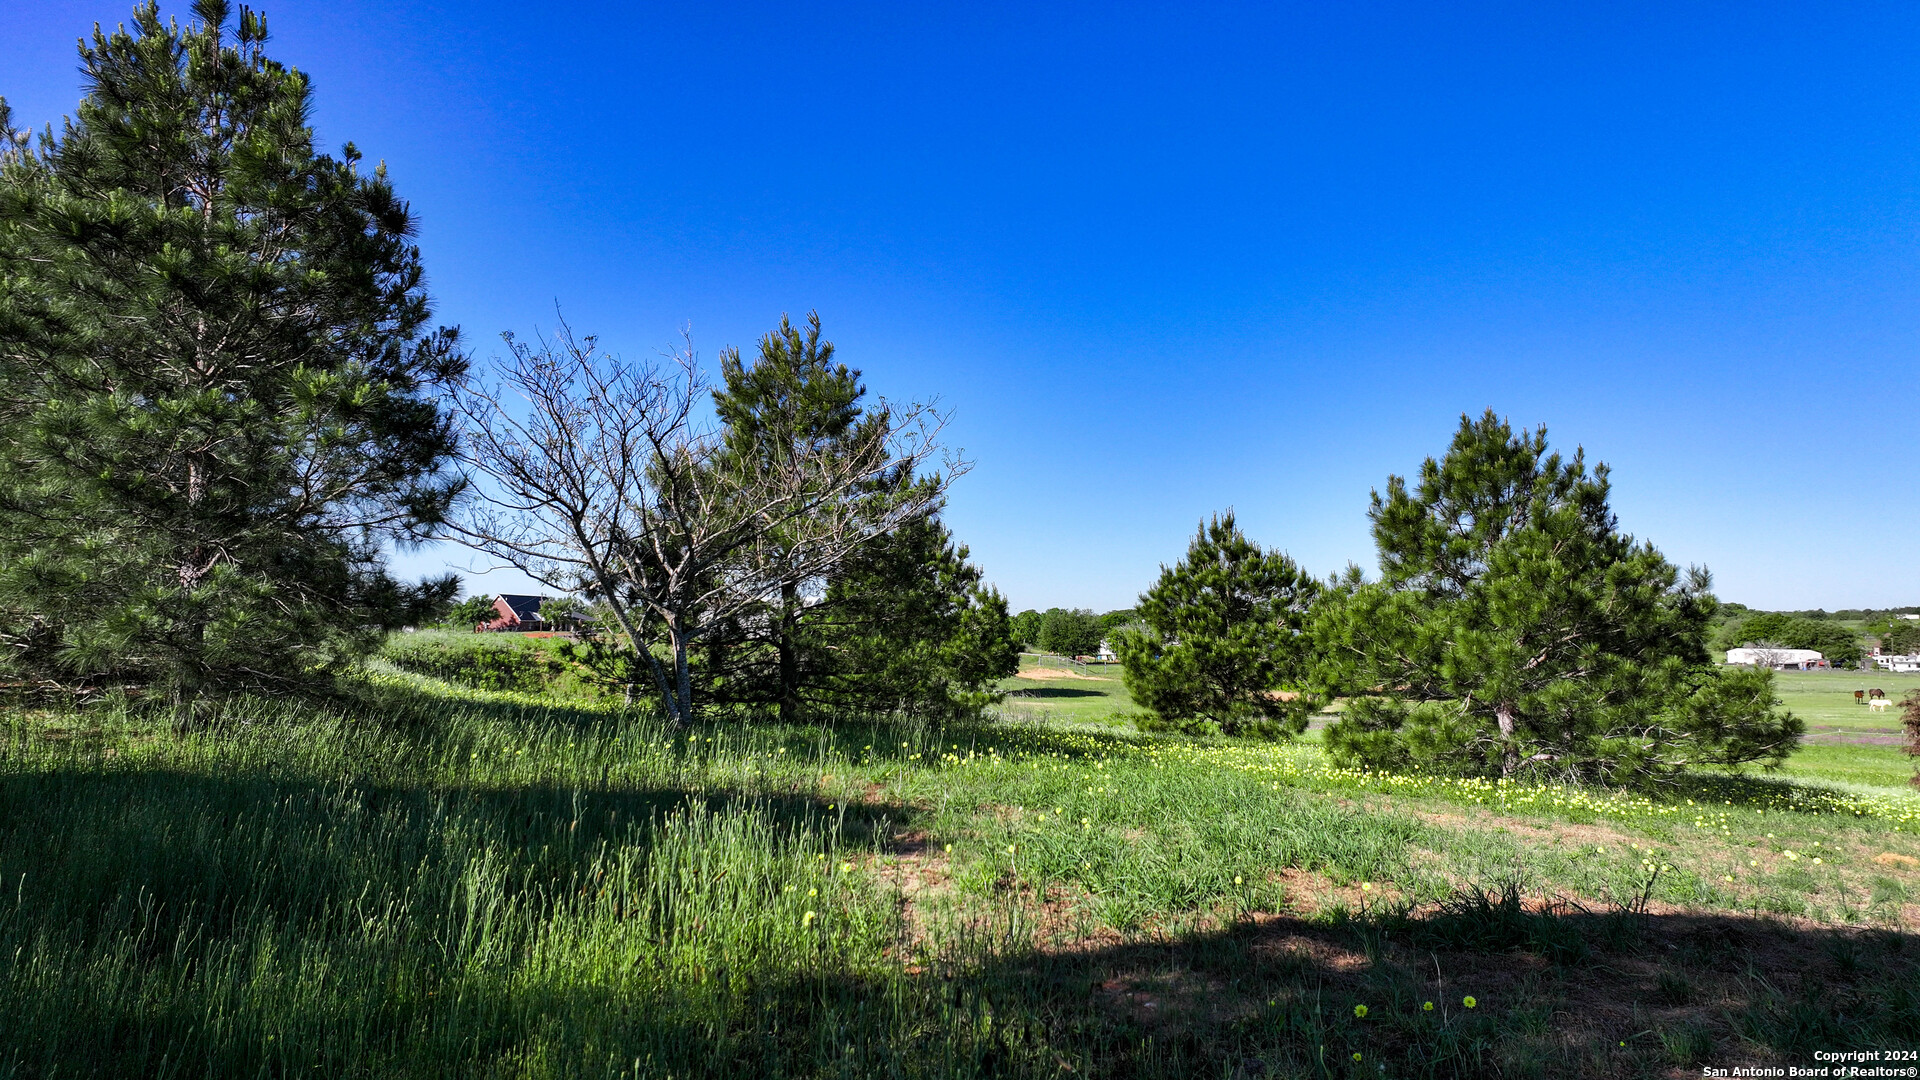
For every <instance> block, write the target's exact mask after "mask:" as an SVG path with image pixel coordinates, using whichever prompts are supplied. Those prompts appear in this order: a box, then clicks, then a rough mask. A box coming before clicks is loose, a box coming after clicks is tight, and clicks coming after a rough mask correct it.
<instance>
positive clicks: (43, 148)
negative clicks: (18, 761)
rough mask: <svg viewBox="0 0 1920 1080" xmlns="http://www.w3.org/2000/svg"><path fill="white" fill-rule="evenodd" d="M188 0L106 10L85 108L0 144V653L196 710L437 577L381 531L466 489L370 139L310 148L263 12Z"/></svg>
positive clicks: (301, 91)
mask: <svg viewBox="0 0 1920 1080" xmlns="http://www.w3.org/2000/svg"><path fill="white" fill-rule="evenodd" d="M193 11H194V15H195V16H196V19H197V22H195V23H194V24H192V25H189V26H186V27H181V26H179V25H178V24H176V23H171V22H163V21H162V20H161V18H160V14H159V11H158V9H157V7H156V5H154V4H152V3H147V4H143V5H141V6H139V7H138V8H136V9H135V11H134V17H133V28H132V30H131V31H129V30H126V29H124V28H123V29H120V30H118V31H116V32H114V33H112V34H110V35H109V34H104V33H102V32H101V31H99V30H98V29H96V30H95V32H94V35H93V38H92V40H91V42H90V43H87V44H83V45H82V47H81V50H80V59H81V65H82V69H83V71H84V74H85V79H86V95H85V98H84V99H83V100H82V101H81V103H80V107H79V110H78V113H77V116H76V117H75V118H73V119H70V120H68V121H67V122H66V123H65V124H64V126H63V128H62V130H61V131H60V132H59V133H58V134H57V135H56V134H54V133H53V132H52V131H51V130H50V131H49V132H48V133H47V135H46V136H45V137H44V138H43V139H41V140H40V142H39V145H38V146H37V147H36V148H32V149H29V148H27V147H25V146H17V147H16V148H15V149H13V150H11V151H10V152H8V153H7V154H6V157H5V160H4V163H0V635H3V636H4V642H5V644H6V645H7V646H9V647H8V648H7V649H6V653H7V656H8V660H7V661H6V662H8V663H11V664H13V665H15V666H16V667H21V668H25V669H27V670H28V672H29V673H30V674H32V675H33V676H35V677H38V678H43V679H48V680H54V681H71V680H76V679H86V678H89V677H100V676H112V677H119V678H126V679H130V680H137V681H143V682H148V683H151V684H154V685H156V686H157V687H159V688H161V689H163V690H164V691H165V694H166V696H167V697H169V698H170V699H171V700H172V701H173V702H174V703H175V705H176V707H177V708H178V709H179V710H181V712H182V713H183V714H190V713H191V711H192V707H193V703H194V702H195V700H196V699H197V698H199V696H200V695H201V694H203V693H204V692H207V691H212V690H222V689H227V688H234V687H253V688H260V689H269V690H271V689H286V688H290V687H295V686H299V685H302V684H303V683H305V682H307V681H309V680H311V679H313V678H315V677H321V676H324V675H325V674H326V673H327V672H329V671H331V670H334V669H336V668H337V667H338V666H339V665H340V664H342V663H343V662H345V661H347V660H349V659H350V658H351V657H353V656H354V655H355V654H356V653H358V652H359V651H360V650H361V649H363V648H365V647H366V646H367V645H368V643H369V642H370V641H371V639H372V638H373V636H374V635H375V634H377V632H378V630H379V629H380V628H381V627H383V626H388V625H392V624H394V623H396V622H398V621H400V620H402V619H405V618H407V617H408V616H409V615H410V614H412V613H413V612H415V611H417V610H421V609H423V608H426V607H431V606H433V604H434V603H435V602H444V601H445V600H448V599H451V597H452V596H453V595H454V591H453V590H454V582H453V581H452V580H450V579H449V580H442V581H437V582H428V583H424V584H422V585H418V586H407V585H403V584H401V583H399V582H397V581H396V580H394V579H393V578H392V577H391V576H390V575H389V574H388V572H387V570H386V567H385V563H384V559H383V555H382V546H383V543H384V542H385V541H387V540H390V539H395V538H398V539H402V540H405V539H411V538H417V537H419V536H421V535H422V534H423V533H424V532H425V531H426V530H429V529H431V528H432V527H433V525H434V524H435V523H436V522H437V521H438V520H440V519H441V517H442V515H443V513H444V511H445V510H446V508H447V506H448V504H449V502H450V500H451V499H452V498H453V497H454V496H455V495H456V494H457V491H458V483H457V481H456V480H455V479H454V477H453V476H452V475H451V474H450V472H449V471H448V470H447V469H446V466H447V464H448V462H449V459H450V455H451V454H452V452H453V450H454V449H455V439H454V434H453V429H452V428H451V426H450V424H449V423H448V420H447V418H446V417H445V416H444V415H443V414H442V412H441V410H440V407H439V405H438V402H437V398H438V396H439V394H440V392H441V388H442V386H443V385H444V384H446V383H447V382H448V381H449V380H450V379H452V378H454V377H455V376H457V375H458V374H459V373H460V372H461V371H462V369H463V367H464V363H465V361H464V358H463V356H462V355H461V353H460V351H459V350H458V348H457V345H456V338H455V332H454V331H452V330H447V329H439V330H434V329H432V328H431V327H430V308H429V303H428V298H427V292H426V288H425V285H424V278H423V276H422V270H421V263H420V255H419V251H418V249H417V247H416V246H415V244H414V242H413V240H412V235H413V232H414V225H413V221H412V218H411V216H410V214H409V212H408V208H407V205H406V203H404V202H403V201H401V200H400V199H399V198H398V197H397V196H396V195H395V194H394V190H393V187H392V185H391V184H390V183H389V182H388V181H387V178H386V170H385V167H384V165H383V166H381V167H379V168H375V169H372V170H364V169H362V168H361V167H360V155H359V153H358V152H357V151H356V150H355V149H354V148H353V147H352V145H351V144H348V145H347V147H346V148H345V150H344V151H343V152H342V153H341V155H340V156H338V157H333V156H330V155H327V154H323V153H320V152H318V151H317V150H316V149H315V146H314V136H313V131H312V129H311V128H310V127H308V125H307V118H308V116H309V114H310V111H311V94H312V91H311V87H310V85H309V83H308V80H307V78H306V76H304V75H302V74H301V73H300V72H298V71H296V70H293V69H290V68H287V67H285V66H283V65H281V64H280V63H278V62H276V61H274V60H272V59H270V58H269V57H268V56H267V55H266V53H265V48H264V46H265V42H266V36H267V35H266V24H265V22H264V20H263V19H262V17H261V16H260V15H259V14H257V13H255V12H252V11H249V10H247V9H245V8H242V9H240V12H239V17H238V19H237V21H233V22H232V23H231V24H230V20H229V16H230V14H231V13H230V11H229V9H228V6H227V4H226V3H225V2H224V0H197V2H196V3H195V4H194V7H193ZM0 126H6V125H5V124H0Z"/></svg>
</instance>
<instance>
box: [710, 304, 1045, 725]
mask: <svg viewBox="0 0 1920 1080" xmlns="http://www.w3.org/2000/svg"><path fill="white" fill-rule="evenodd" d="M833 353H834V350H833V343H832V342H830V341H827V340H824V339H823V338H822V337H821V332H820V319H819V316H818V315H817V314H809V315H808V317H807V324H806V327H805V328H804V329H802V328H800V327H796V326H794V325H793V324H792V322H791V321H790V320H788V319H786V318H785V317H782V319H781V320H780V326H779V328H778V329H776V330H774V331H773V332H772V333H770V334H767V335H766V336H765V337H763V338H762V339H761V340H760V344H759V349H758V352H757V354H756V355H755V357H754V358H753V360H752V361H751V362H750V363H749V362H747V361H744V360H743V359H742V358H741V356H740V354H739V353H738V352H734V351H729V352H727V353H725V354H723V355H722V357H721V375H722V377H723V379H724V386H723V387H722V388H721V389H719V390H716V391H715V393H714V405H715V412H716V414H717V415H718V416H719V418H720V420H721V422H722V423H723V424H724V425H725V428H724V431H725V436H724V446H725V449H724V451H723V453H722V454H721V455H720V457H719V461H718V463H717V467H719V468H725V469H736V470H744V471H752V470H756V469H778V468H780V467H782V465H783V464H785V463H788V462H795V461H802V460H805V459H806V458H807V457H808V456H809V455H819V454H824V455H828V456H832V455H835V454H840V453H851V452H853V451H854V448H855V447H857V446H858V445H859V444H860V443H862V442H863V441H868V440H872V439H876V438H881V437H883V436H884V434H885V431H884V427H883V425H882V422H881V420H880V419H879V418H878V417H875V416H873V415H870V414H866V413H864V412H863V410H862V408H861V406H860V400H861V398H862V397H863V396H864V395H865V393H866V388H865V387H864V386H862V385H861V383H860V372H859V371H857V370H853V369H849V368H848V367H847V366H846V365H844V364H840V363H836V362H835V361H834V359H833ZM927 483H928V481H927V480H926V479H925V478H916V477H914V476H912V475H911V474H909V473H905V472H901V471H897V470H896V471H894V472H892V473H889V474H887V475H885V476H883V477H879V478H876V479H875V480H874V482H872V483H871V484H868V485H865V486H864V487H863V488H862V489H861V490H859V491H856V492H851V493H849V495H848V498H850V499H852V500H853V501H854V502H856V503H858V504H864V505H861V506H856V507H855V508H854V512H856V513H864V512H876V511H878V510H879V509H880V508H882V507H885V506H888V505H890V504H892V503H893V502H894V501H896V500H900V499H904V498H907V497H909V496H912V495H914V494H916V493H917V492H919V491H923V490H925V488H926V485H927ZM795 542H796V541H795V540H794V539H793V538H792V537H789V536H787V535H784V534H783V533H782V532H781V531H780V530H773V531H771V532H769V534H768V535H767V536H766V537H765V538H764V540H763V542H762V544H761V555H760V557H763V558H773V559H776V560H777V559H780V558H783V557H786V555H785V549H786V548H787V547H788V546H790V545H792V544H794V543H795ZM1017 666H1018V650H1017V648H1016V647H1015V645H1014V643H1013V641H1012V639H1011V637H1010V631H1009V627H1008V619H1007V614H1006V601H1005V600H1004V599H1002V598H1001V597H1000V595H999V594H998V593H997V592H995V591H993V590H992V589H989V588H983V587H982V586H981V585H980V569H979V568H978V567H976V566H974V565H973V564H972V563H970V562H968V561H967V549H966V548H965V547H964V546H960V545H956V544H955V543H954V541H953V537H952V534H951V533H950V532H949V531H948V530H947V528H946V526H945V525H944V524H942V523H941V522H940V519H939V510H938V506H937V505H934V506H930V507H929V508H928V510H927V512H926V513H924V514H923V515H920V516H918V517H915V518H913V519H912V520H909V521H907V522H905V523H904V524H902V525H901V526H899V527H898V528H896V529H894V530H893V531H892V532H890V533H887V534H886V535H883V536H878V537H876V538H874V539H873V540H871V541H869V542H867V543H865V544H863V545H861V546H859V547H858V548H857V549H855V550H854V551H852V552H851V553H850V554H849V555H847V557H846V558H844V559H843V560H841V562H840V563H839V564H838V565H836V566H834V567H832V568H831V569H829V570H828V571H827V572H826V573H824V574H822V575H821V577H820V578H819V579H818V580H816V581H811V582H803V581H799V580H795V579H791V578H789V579H788V580H787V581H786V582H785V583H784V584H783V586H782V588H781V591H780V593H779V595H777V596H774V597H769V598H768V599H767V600H766V602H764V603H762V604H759V605H757V606H754V607H751V608H748V609H746V610H744V611H741V612H740V613H738V614H737V615H735V616H734V617H733V618H731V619H729V620H727V624H726V625H725V626H724V627H720V628H717V629H716V630H715V632H713V633H712V634H711V635H709V637H708V638H707V639H706V641H705V643H704V646H703V649H702V655H701V665H700V667H701V676H702V687H703V690H704V693H705V695H706V696H707V697H708V699H709V700H712V701H716V702H720V703H728V704H744V705H749V706H757V707H766V706H771V707H773V709H775V710H776V711H777V713H778V715H779V717H780V718H781V720H783V721H785V722H789V723H791V722H794V721H796V720H798V719H799V718H800V717H801V716H802V714H803V713H805V712H810V711H812V712H819V711H829V712H834V711H838V712H845V711H848V710H857V711H863V712H891V711H897V710H911V711H919V712H929V713H943V714H945V713H953V712H960V711H965V710H967V709H970V708H975V707H977V706H978V705H980V704H982V703H984V702H985V701H986V700H987V699H988V698H989V697H990V696H991V695H990V687H991V686H992V684H993V683H994V682H995V681H997V680H998V679H1000V678H1002V677H1004V676H1005V675H1008V674H1011V673H1012V672H1013V671H1014V670H1015V669H1016V668H1017Z"/></svg>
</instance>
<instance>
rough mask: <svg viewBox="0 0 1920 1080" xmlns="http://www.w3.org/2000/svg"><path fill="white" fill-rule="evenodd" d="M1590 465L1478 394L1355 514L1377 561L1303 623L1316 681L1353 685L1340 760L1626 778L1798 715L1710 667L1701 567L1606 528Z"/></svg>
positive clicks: (1747, 677)
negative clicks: (1450, 432)
mask: <svg viewBox="0 0 1920 1080" xmlns="http://www.w3.org/2000/svg"><path fill="white" fill-rule="evenodd" d="M1608 495H1609V483H1608V478H1607V468H1606V466H1604V465H1601V466H1599V467H1597V468H1595V469H1593V470H1592V471H1589V470H1588V469H1587V467H1586V463H1585V461H1584V459H1583V457H1582V456H1581V455H1580V454H1577V453H1576V454H1575V455H1574V457H1573V459H1572V460H1571V461H1568V460H1565V459H1563V458H1561V457H1560V455H1558V454H1554V453H1549V452H1548V451H1547V443H1546V431H1545V430H1544V429H1541V430H1539V431H1534V432H1527V431H1522V432H1519V433H1518V434H1516V433H1515V432H1514V431H1513V430H1512V428H1510V427H1509V426H1508V425H1507V423H1506V421H1504V420H1502V419H1500V418H1499V417H1498V416H1496V415H1494V413H1492V412H1491V411H1489V412H1488V413H1487V414H1486V415H1485V416H1483V417H1481V418H1480V419H1478V420H1473V419H1470V418H1468V417H1464V416H1463V417H1461V419H1460V429H1459V431H1458V432H1457V433H1456V434H1455V436H1454V439H1453V445H1452V446H1451V447H1450V448H1449V449H1448V451H1447V453H1446V455H1445V456H1444V457H1443V458H1441V459H1439V460H1435V459H1433V458H1428V459H1427V461H1426V463H1425V464H1424V465H1423V466H1422V467H1421V471H1420V478H1419V482H1418V484H1417V485H1415V486H1413V487H1411V488H1410V487H1409V486H1408V484H1407V482H1406V481H1405V480H1404V479H1402V478H1400V477H1398V476H1395V477H1391V478H1390V479H1389V480H1388V482H1387V494H1386V496H1385V497H1384V498H1382V497H1381V496H1380V495H1378V494H1376V495H1375V496H1374V500H1373V508H1372V511H1371V513H1370V516H1371V517H1372V519H1373V535H1374V541H1375V543H1376V544H1377V545H1378V547H1379V553H1380V567H1381V571H1382V579H1381V580H1380V581H1379V582H1376V583H1372V584H1362V583H1359V582H1357V581H1349V582H1348V583H1346V585H1344V586H1342V587H1341V588H1339V589H1337V590H1335V591H1334V592H1333V593H1332V595H1331V596H1330V597H1329V600H1328V602H1327V603H1326V605H1325V607H1324V610H1323V617H1321V618H1320V619H1318V620H1317V622H1316V625H1315V639H1316V645H1317V647H1318V651H1319V655H1320V661H1321V664H1322V665H1323V666H1322V674H1323V676H1324V677H1325V680H1326V689H1328V690H1330V691H1332V692H1338V693H1342V694H1348V695H1352V697H1351V699H1350V700H1349V701H1348V703H1347V707H1346V709H1345V711H1344V712H1343V713H1342V714H1341V718H1340V720H1339V721H1338V722H1337V723H1335V724H1333V725H1332V726H1331V727H1329V728H1328V730H1327V735H1326V739H1327V745H1328V748H1329V749H1330V750H1332V751H1333V752H1334V754H1335V755H1336V756H1337V757H1339V758H1341V759H1343V760H1345V761H1346V762H1348V763H1352V764H1359V765H1365V766H1369V767H1374V768H1404V767H1408V766H1410V765H1419V766H1421V767H1423V768H1428V769H1434V770H1438V771H1445V772H1452V773H1463V774H1469V775H1476V776H1517V775H1522V774H1528V775H1535V776H1544V777H1551V778H1558V779H1568V780H1589V781H1593V780H1597V781H1604V782H1612V781H1630V780H1642V779H1652V778H1659V777H1663V776H1668V775H1670V774H1672V773H1674V772H1677V771H1679V770H1682V769H1685V768H1688V767H1691V766H1697V765H1733V764H1741V763H1745V762H1753V761H1760V762H1766V763H1772V764H1777V763H1779V762H1780V761H1782V760H1784V759H1785V758H1786V756H1787V754H1789V753H1790V752H1792V750H1793V749H1794V747H1795V745H1797V742H1798V739H1799V735H1800V733H1801V731H1802V730H1803V725H1802V724H1801V723H1800V721H1799V720H1797V719H1795V718H1794V717H1793V716H1792V715H1791V714H1789V713H1783V712H1778V711H1776V710H1775V708H1774V706H1775V705H1776V704H1777V701H1776V699H1775V698H1774V695H1773V681H1772V672H1769V671H1754V670H1751V669H1742V670H1732V671H1730V670H1727V669H1716V668H1714V667H1712V666H1711V665H1710V664H1709V663H1708V657H1707V651H1706V635H1707V627H1708V625H1709V623H1710V621H1711V619H1712V617H1713V614H1714V610H1715V608H1716V602H1715V600H1714V598H1713V596H1712V594H1711V593H1710V592H1709V591H1708V586H1709V580H1708V577H1707V574H1706V571H1704V570H1700V569H1695V570H1692V571H1689V572H1688V573H1686V574H1685V575H1682V574H1681V572H1680V571H1679V570H1678V569H1677V568H1676V567H1674V565H1673V564H1672V563H1669V562H1668V561H1667V560H1666V559H1665V558H1664V557H1663V556H1662V555H1661V554H1660V552H1659V551H1657V550H1655V549H1654V547H1653V546H1652V545H1651V544H1647V543H1643V542H1639V541H1636V540H1635V539H1634V538H1633V537H1631V536H1628V535H1626V534H1624V533H1621V532H1620V531H1619V529H1618V527H1617V523H1616V521H1615V519H1614V515H1613V511H1612V509H1611V508H1610V507H1609V505H1608Z"/></svg>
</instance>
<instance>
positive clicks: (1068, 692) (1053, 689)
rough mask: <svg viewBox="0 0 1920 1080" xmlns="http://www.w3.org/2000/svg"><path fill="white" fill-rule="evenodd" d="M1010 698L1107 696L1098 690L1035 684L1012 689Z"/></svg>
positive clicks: (1009, 693)
mask: <svg viewBox="0 0 1920 1080" xmlns="http://www.w3.org/2000/svg"><path fill="white" fill-rule="evenodd" d="M1007 696H1008V697H1009V698H1014V699H1021V698H1089V697H1107V696H1108V695H1106V694H1103V693H1101V692H1100V691H1098V690H1074V689H1070V688H1068V687H1065V686H1034V687H1029V688H1027V689H1022V690H1010V691H1008V692H1007Z"/></svg>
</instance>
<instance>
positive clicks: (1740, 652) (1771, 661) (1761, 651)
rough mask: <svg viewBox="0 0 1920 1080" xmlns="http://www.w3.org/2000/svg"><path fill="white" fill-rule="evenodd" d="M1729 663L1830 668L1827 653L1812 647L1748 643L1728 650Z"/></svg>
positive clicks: (1788, 668)
mask: <svg viewBox="0 0 1920 1080" xmlns="http://www.w3.org/2000/svg"><path fill="white" fill-rule="evenodd" d="M1727 663H1729V664H1740V665H1744V666H1749V667H1770V668H1773V669H1774V670H1776V671H1811V670H1812V669H1814V668H1828V667H1832V666H1833V665H1832V664H1830V663H1828V662H1827V658H1826V656H1825V655H1823V654H1821V653H1818V652H1815V651H1814V650H1812V649H1776V648H1771V647H1757V646H1753V645H1748V646H1746V647H1745V648H1740V649H1728V650H1727Z"/></svg>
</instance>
